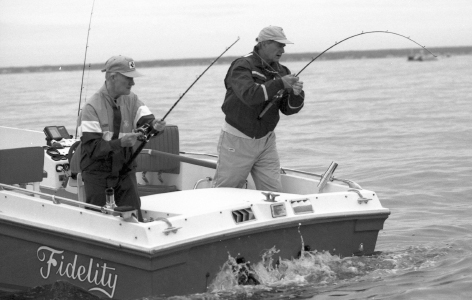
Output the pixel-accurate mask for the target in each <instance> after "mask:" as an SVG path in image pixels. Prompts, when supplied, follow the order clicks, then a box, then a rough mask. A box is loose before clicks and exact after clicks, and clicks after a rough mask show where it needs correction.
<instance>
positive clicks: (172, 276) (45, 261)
mask: <svg viewBox="0 0 472 300" xmlns="http://www.w3.org/2000/svg"><path fill="white" fill-rule="evenodd" d="M49 129H50V132H52V135H53V136H52V138H51V137H48V140H45V134H44V133H43V132H38V131H29V130H20V129H15V128H8V127H0V136H1V137H2V138H1V140H0V207H1V208H0V252H1V253H2V256H1V257H0V265H1V266H2V269H3V270H9V272H8V273H7V272H1V274H0V288H2V289H4V290H10V291H18V290H25V289H27V288H30V287H34V286H38V285H45V284H51V283H54V282H56V281H68V282H69V283H71V284H74V285H76V286H78V287H81V288H83V289H85V290H88V291H90V292H92V293H93V294H95V295H97V296H100V297H109V298H118V299H132V298H137V297H144V296H150V295H166V296H170V295H185V294H193V293H201V292H210V290H209V287H210V286H211V284H212V282H213V281H214V280H215V278H216V276H217V274H218V272H220V270H221V268H222V267H223V266H224V265H225V263H226V262H227V261H228V257H229V256H231V257H233V258H235V261H237V262H238V263H240V266H239V267H241V266H243V265H244V266H247V268H242V267H241V268H239V267H238V266H235V267H236V268H235V274H234V275H235V276H237V277H239V279H240V280H239V281H240V283H241V284H248V283H252V284H255V283H257V281H258V280H257V274H252V275H253V276H247V275H248V273H247V270H248V268H249V269H250V267H249V265H248V262H258V261H260V260H261V255H262V254H263V253H264V251H267V250H268V249H272V248H275V249H277V250H278V251H279V252H278V253H277V256H278V257H280V258H281V259H290V258H292V257H293V258H296V257H297V256H299V255H300V253H303V251H304V250H308V249H310V250H312V251H313V250H317V251H329V253H330V254H332V255H339V256H340V257H347V256H352V255H371V254H372V253H374V251H375V244H376V241H377V236H378V232H379V230H381V229H382V228H383V224H384V221H385V220H386V219H387V218H388V215H389V214H390V211H389V210H388V209H387V208H384V207H382V205H381V203H380V201H379V199H378V197H377V194H376V193H375V192H373V191H369V190H365V189H362V188H361V187H360V186H359V185H358V184H356V183H355V182H353V181H350V180H345V179H340V178H336V177H334V176H333V173H334V171H335V169H336V166H337V165H336V164H335V163H332V164H331V165H330V166H329V168H328V170H327V171H326V172H325V173H324V174H323V175H317V174H313V173H308V172H301V171H297V170H291V169H286V168H282V169H281V173H282V176H281V177H282V186H283V192H281V193H273V192H269V191H258V190H255V187H254V183H253V181H252V179H251V178H250V177H249V178H248V181H247V185H246V188H243V189H235V188H210V187H211V181H212V177H213V175H214V171H215V167H216V159H215V158H214V157H211V156H207V155H199V154H195V153H184V152H181V151H180V148H179V131H178V127H177V126H172V125H170V126H168V127H167V128H166V130H165V132H164V134H162V135H161V136H158V137H156V138H154V139H151V140H150V142H149V143H148V144H147V145H146V147H145V149H143V150H142V152H141V154H140V155H139V156H138V157H137V163H138V168H137V171H138V172H137V178H138V182H139V184H140V186H139V190H140V194H141V201H142V211H143V217H144V219H145V222H138V221H137V219H136V218H135V211H122V210H121V209H119V208H113V206H105V207H97V206H94V205H91V204H87V203H85V202H83V199H84V192H83V183H82V181H81V174H80V173H79V174H77V175H75V174H74V175H73V176H72V174H71V172H70V162H69V159H68V158H67V157H68V154H69V152H71V151H70V150H71V146H72V145H73V144H74V142H75V141H76V140H75V139H73V138H71V136H69V135H68V133H67V131H66V130H65V128H64V127H56V126H49ZM47 144H49V145H47ZM54 145H55V147H53V146H54ZM276 266H277V261H275V262H274V265H273V266H272V267H276ZM241 270H246V271H244V272H246V273H244V274H242V273H241V272H242V271H241ZM244 276H246V277H244ZM249 277H251V278H253V280H252V282H251V281H250V280H249V279H250V278H249ZM241 278H243V280H241ZM244 278H246V279H247V280H244ZM262 283H263V282H262Z"/></svg>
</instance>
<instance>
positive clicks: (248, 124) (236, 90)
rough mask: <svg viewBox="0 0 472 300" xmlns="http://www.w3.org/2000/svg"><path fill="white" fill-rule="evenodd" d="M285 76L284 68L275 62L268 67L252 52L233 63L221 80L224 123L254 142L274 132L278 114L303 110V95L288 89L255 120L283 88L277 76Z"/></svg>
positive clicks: (288, 72)
mask: <svg viewBox="0 0 472 300" xmlns="http://www.w3.org/2000/svg"><path fill="white" fill-rule="evenodd" d="M254 51H256V48H255V49H254ZM288 74H290V70H289V69H288V68H287V67H285V66H283V65H281V64H279V63H272V64H271V65H270V67H269V66H268V65H267V63H263V62H262V60H261V58H260V57H259V56H258V55H257V54H254V53H250V54H248V55H247V56H245V57H241V58H238V59H237V60H235V61H234V62H233V63H232V64H231V66H230V68H229V69H228V73H227V74H226V77H225V81H224V83H225V87H226V96H225V100H224V102H223V105H222V107H221V108H222V110H223V112H224V113H225V115H226V117H225V121H226V122H227V123H228V124H230V125H231V126H233V127H235V128H236V129H238V130H239V131H241V132H242V133H244V134H245V135H247V136H249V137H252V138H256V139H258V138H261V137H264V136H265V135H266V134H267V133H268V132H269V131H273V130H274V129H275V127H276V126H277V123H278V122H279V119H280V116H279V111H281V112H282V113H283V114H285V115H291V114H295V113H297V112H299V111H300V110H301V109H302V107H303V100H304V98H305V94H304V92H303V91H302V93H300V95H295V94H294V93H293V91H292V90H290V92H288V91H287V90H284V93H283V97H282V98H281V99H280V100H278V101H277V102H276V103H274V105H272V107H271V108H270V109H269V110H268V111H267V112H266V113H265V114H264V116H263V117H262V118H261V119H258V116H259V114H260V113H261V112H262V110H263V109H264V107H265V106H266V105H267V104H268V103H269V101H270V100H272V98H273V97H274V96H275V95H276V94H277V92H278V91H279V90H282V89H284V84H283V82H282V79H281V77H282V76H285V75H288Z"/></svg>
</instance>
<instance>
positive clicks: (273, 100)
mask: <svg viewBox="0 0 472 300" xmlns="http://www.w3.org/2000/svg"><path fill="white" fill-rule="evenodd" d="M369 33H389V34H394V35H398V36H400V37H403V38H405V39H407V40H409V41H411V42H413V43H415V44H417V45H418V46H420V47H421V48H423V49H424V50H426V51H428V52H429V53H431V55H433V56H434V57H437V56H436V55H434V53H433V52H431V51H429V50H428V49H427V48H426V47H425V46H423V45H421V44H419V43H418V42H416V41H414V40H413V39H411V38H410V37H409V36H405V35H402V34H399V33H396V32H393V31H388V30H374V31H366V32H364V31H363V32H361V33H358V34H354V35H351V36H349V37H347V38H345V39H343V40H341V41H340V42H335V43H334V45H332V46H331V47H329V48H327V49H326V50H324V51H323V52H321V53H320V54H318V55H317V56H315V57H314V58H312V59H311V60H310V61H309V62H308V63H307V64H306V65H305V66H304V67H303V68H302V69H301V70H300V71H299V72H298V73H297V74H296V75H295V76H297V77H298V75H300V73H301V72H302V71H303V70H305V69H306V68H307V67H308V66H309V65H310V64H311V63H312V62H314V61H315V60H316V59H317V58H319V57H320V56H321V55H323V54H324V53H326V52H327V51H328V50H330V49H331V48H333V47H335V46H337V45H339V44H341V43H342V42H345V41H347V40H349V39H352V38H354V37H357V36H361V35H364V34H369ZM259 57H260V56H259ZM261 59H262V58H261ZM269 67H270V68H271V69H272V70H273V71H274V72H277V71H275V70H274V69H273V68H272V67H271V66H270V65H269ZM279 76H280V75H279ZM282 94H283V90H281V91H279V92H278V93H277V94H276V95H275V96H274V97H273V98H272V100H271V101H270V102H269V103H268V104H267V105H266V107H265V108H264V110H263V111H262V112H261V113H260V114H259V117H258V119H261V118H262V116H264V114H265V113H266V112H267V111H268V110H269V109H270V108H271V106H272V105H273V104H274V103H275V101H277V99H279V98H281V97H282Z"/></svg>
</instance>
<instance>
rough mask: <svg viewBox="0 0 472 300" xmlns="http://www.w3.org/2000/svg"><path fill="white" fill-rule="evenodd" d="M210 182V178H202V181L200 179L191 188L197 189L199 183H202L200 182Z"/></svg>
mask: <svg viewBox="0 0 472 300" xmlns="http://www.w3.org/2000/svg"><path fill="white" fill-rule="evenodd" d="M212 180H213V178H211V177H210V176H208V177H206V178H203V179H200V180H198V181H197V182H196V183H195V185H194V186H193V189H194V190H196V189H197V188H198V186H199V185H200V183H202V182H205V181H207V182H211V181H212Z"/></svg>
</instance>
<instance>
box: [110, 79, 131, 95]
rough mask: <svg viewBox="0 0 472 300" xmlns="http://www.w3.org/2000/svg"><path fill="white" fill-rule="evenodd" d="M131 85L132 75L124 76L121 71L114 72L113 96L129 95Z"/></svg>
mask: <svg viewBox="0 0 472 300" xmlns="http://www.w3.org/2000/svg"><path fill="white" fill-rule="evenodd" d="M133 85H134V80H133V77H126V76H124V75H123V74H121V73H116V74H115V75H114V76H113V93H114V95H115V96H118V97H119V96H121V95H129V93H130V92H131V87H132V86H133Z"/></svg>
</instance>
